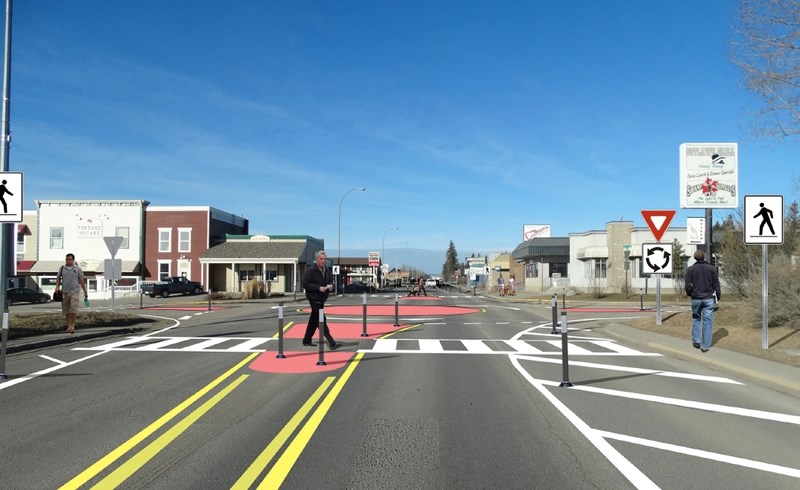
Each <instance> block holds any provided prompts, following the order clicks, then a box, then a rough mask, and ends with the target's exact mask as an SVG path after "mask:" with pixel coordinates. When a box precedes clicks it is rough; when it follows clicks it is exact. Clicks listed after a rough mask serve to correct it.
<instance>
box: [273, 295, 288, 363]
mask: <svg viewBox="0 0 800 490" xmlns="http://www.w3.org/2000/svg"><path fill="white" fill-rule="evenodd" d="M275 357H277V358H278V359H285V358H286V356H285V355H283V302H281V303H278V355H277V356H275Z"/></svg>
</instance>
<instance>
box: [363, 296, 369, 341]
mask: <svg viewBox="0 0 800 490" xmlns="http://www.w3.org/2000/svg"><path fill="white" fill-rule="evenodd" d="M363 300H364V329H363V331H362V332H361V336H362V337H369V335H367V293H364V296H363Z"/></svg>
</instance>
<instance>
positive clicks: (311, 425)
mask: <svg viewBox="0 0 800 490" xmlns="http://www.w3.org/2000/svg"><path fill="white" fill-rule="evenodd" d="M362 357H364V353H363V352H359V353H358V354H356V356H355V357H354V358H353V360H352V362H350V364H349V365H348V366H347V369H345V372H344V373H343V374H342V376H341V377H340V378H339V380H338V381H337V382H336V384H335V385H334V386H333V388H332V389H331V391H330V392H329V393H328V395H327V396H326V397H325V399H324V400H323V401H322V403H320V405H319V407H317V409H316V410H315V411H314V414H313V415H312V416H311V418H309V419H308V422H307V423H306V425H304V426H303V428H302V429H300V432H299V433H298V434H297V436H296V437H295V438H294V440H292V442H291V443H290V444H289V447H287V448H286V451H284V452H283V454H282V455H281V457H280V459H278V461H277V462H276V463H275V466H273V467H272V469H271V470H270V471H269V473H267V476H266V477H265V478H264V480H262V482H261V484H260V485H259V486H258V488H259V489H267V488H279V487H280V486H281V484H282V483H283V480H285V479H286V476H287V475H288V474H289V471H291V469H292V467H293V466H294V464H295V463H296V462H297V458H299V457H300V454H301V453H302V452H303V449H305V447H306V445H308V442H309V441H310V440H311V436H313V435H314V432H316V430H317V428H318V427H319V425H320V424H321V423H322V419H323V418H325V414H327V413H328V410H330V408H331V405H333V402H334V401H335V400H336V397H338V396H339V393H340V392H341V391H342V388H344V385H345V383H347V380H348V379H349V378H350V375H352V374H353V371H355V369H356V366H358V362H359V361H360V360H361V358H362Z"/></svg>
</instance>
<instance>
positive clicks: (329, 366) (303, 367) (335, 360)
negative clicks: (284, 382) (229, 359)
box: [250, 347, 356, 374]
mask: <svg viewBox="0 0 800 490" xmlns="http://www.w3.org/2000/svg"><path fill="white" fill-rule="evenodd" d="M318 349H319V347H309V348H308V350H306V351H286V350H284V351H283V355H285V356H286V357H285V358H284V359H278V358H277V357H275V356H277V355H278V353H277V352H275V351H270V352H264V353H263V354H261V355H260V356H258V357H257V358H256V360H255V361H253V362H251V363H250V369H252V370H253V371H260V372H263V373H279V374H291V373H317V372H324V371H335V370H337V369H341V368H343V367H345V366H346V365H347V363H348V362H350V359H352V358H353V356H354V355H355V354H356V353H355V352H348V351H341V350H338V351H336V350H335V351H332V352H331V351H328V350H327V349H326V350H325V363H326V365H325V366H317V362H318V361H319V350H318Z"/></svg>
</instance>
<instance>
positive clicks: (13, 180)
mask: <svg viewBox="0 0 800 490" xmlns="http://www.w3.org/2000/svg"><path fill="white" fill-rule="evenodd" d="M21 222H22V172H0V223H21Z"/></svg>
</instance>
